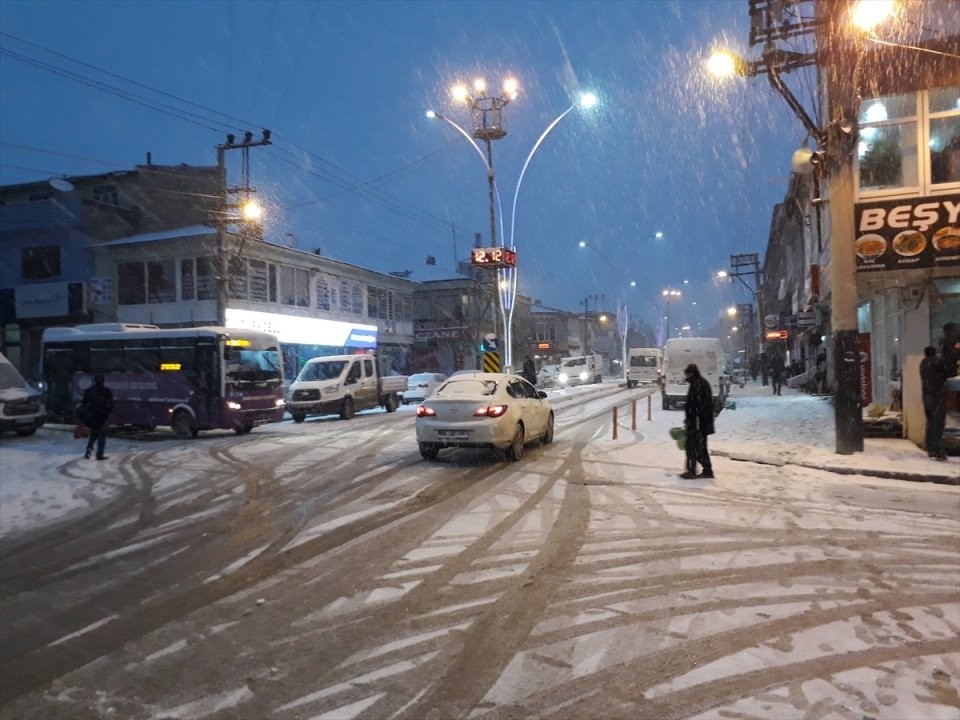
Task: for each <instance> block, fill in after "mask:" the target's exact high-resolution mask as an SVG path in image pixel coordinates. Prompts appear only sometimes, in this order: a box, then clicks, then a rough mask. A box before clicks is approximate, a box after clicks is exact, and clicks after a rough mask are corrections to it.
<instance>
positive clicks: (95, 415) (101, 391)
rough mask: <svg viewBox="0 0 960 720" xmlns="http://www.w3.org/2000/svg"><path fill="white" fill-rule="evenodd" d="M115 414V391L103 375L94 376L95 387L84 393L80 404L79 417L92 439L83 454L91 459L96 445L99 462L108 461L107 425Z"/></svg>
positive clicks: (92, 386)
mask: <svg viewBox="0 0 960 720" xmlns="http://www.w3.org/2000/svg"><path fill="white" fill-rule="evenodd" d="M112 412H113V391H112V390H111V389H110V388H108V387H107V386H106V385H105V384H104V381H103V375H94V377H93V385H91V386H90V387H88V388H87V389H86V390H85V391H84V393H83V400H82V401H81V402H80V409H79V415H80V419H81V420H82V421H83V424H84V425H86V426H87V427H88V428H90V437H89V438H88V440H87V451H86V452H85V453H84V454H83V456H84V457H85V458H87V459H88V460H89V459H90V453H92V452H93V446H94V443H96V446H97V460H106V459H107V458H106V456H104V454H103V451H104V450H105V449H106V445H107V433H106V425H107V420H109V419H110V413H112Z"/></svg>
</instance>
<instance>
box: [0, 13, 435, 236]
mask: <svg viewBox="0 0 960 720" xmlns="http://www.w3.org/2000/svg"><path fill="white" fill-rule="evenodd" d="M318 8H319V3H318V4H317V5H315V7H314V15H313V16H312V17H315V13H316V10H317V9H318ZM0 36H3V37H7V38H10V39H12V40H15V41H17V42H21V43H23V44H25V45H28V46H30V47H33V48H36V49H38V50H41V51H43V52H47V53H50V54H52V55H54V56H56V57H59V58H62V59H64V60H67V61H69V62H73V63H77V64H79V65H81V66H83V67H86V68H90V69H91V70H94V71H96V72H100V73H103V74H105V75H108V76H110V77H113V78H116V79H118V80H120V81H123V82H126V83H130V84H132V85H134V86H136V87H140V88H144V89H146V90H149V91H150V92H154V93H157V94H160V95H162V96H164V97H167V98H170V99H172V100H176V101H177V102H179V103H182V104H185V105H188V106H191V107H195V108H198V109H200V110H202V111H204V112H206V113H211V114H213V115H216V116H219V117H222V118H226V119H227V120H230V121H231V122H236V123H239V124H240V125H241V126H242V125H246V126H250V125H255V124H256V123H251V122H247V121H244V120H242V119H239V118H236V117H234V116H232V115H229V114H227V113H223V112H220V111H218V110H215V109H213V108H209V107H207V106H205V105H201V104H199V103H195V102H192V101H190V100H186V99H185V98H181V97H179V96H177V95H173V94H171V93H168V92H165V91H163V90H160V89H158V88H154V87H152V86H150V85H146V84H144V83H141V82H138V81H136V80H132V79H130V78H128V77H126V76H123V75H121V74H119V73H115V72H112V71H110V70H105V69H103V68H100V67H97V66H95V65H92V64H90V63H87V62H84V61H82V60H78V59H76V58H73V57H70V56H68V55H65V54H63V53H59V52H57V51H54V50H50V49H49V48H46V47H43V46H41V45H38V44H36V43H33V42H30V41H28V40H24V39H23V38H20V37H17V36H15V35H12V34H10V33H7V32H3V31H0ZM0 53H2V54H4V55H7V56H9V57H12V58H14V59H17V60H20V61H21V62H24V63H27V64H30V65H34V66H35V67H38V68H40V69H42V70H45V71H47V72H50V73H53V74H55V75H59V76H61V77H65V78H67V79H70V80H73V81H75V82H78V83H80V84H83V85H87V86H89V87H92V88H94V89H97V90H100V91H101V92H106V93H109V94H113V95H116V96H117V97H120V98H121V99H124V100H127V101H128V102H132V103H135V104H138V105H141V106H143V107H146V108H148V109H152V110H156V111H157V112H162V113H164V114H167V115H170V116H171V117H174V118H177V119H180V120H185V121H187V122H190V123H192V124H195V125H198V126H200V127H203V128H205V129H208V130H211V131H214V132H223V131H224V130H239V129H240V128H239V127H230V126H226V125H222V124H221V127H212V126H210V125H207V124H204V122H210V121H211V119H210V118H208V117H205V116H203V115H200V114H198V113H194V112H190V111H188V110H184V109H182V108H177V107H175V106H173V105H168V104H166V103H161V102H158V101H157V100H154V99H151V98H148V97H145V96H143V95H139V94H136V93H133V92H130V91H129V90H126V89H123V88H120V87H117V86H115V85H110V84H108V83H105V82H101V81H99V80H95V79H93V78H89V77H86V76H83V75H80V74H79V73H76V72H73V71H71V70H67V69H65V68H62V67H57V66H55V65H52V64H50V63H47V62H44V61H42V60H38V59H36V58H32V57H29V56H27V55H23V54H21V53H17V52H15V51H12V50H9V49H7V48H0ZM201 121H204V122H201ZM213 122H219V121H217V120H213ZM274 137H275V138H277V139H281V140H284V141H285V142H287V143H288V144H289V145H290V146H291V147H293V148H295V149H296V150H299V151H300V152H302V153H304V154H306V155H307V156H309V157H311V158H313V159H314V160H316V161H317V162H319V163H321V164H322V165H324V166H327V167H329V168H331V169H332V171H329V170H326V171H319V172H314V171H310V170H307V169H306V168H303V167H302V166H300V165H299V164H298V163H296V162H291V161H289V160H287V162H288V164H290V165H292V166H293V167H296V168H297V169H299V170H300V171H301V172H306V173H307V174H309V175H312V176H314V177H317V178H319V179H321V180H324V181H326V182H330V183H331V184H334V185H335V186H337V187H339V188H340V192H338V193H336V194H335V195H334V196H333V197H337V196H339V195H342V194H345V193H355V194H357V195H359V196H361V197H364V198H366V199H368V200H372V201H373V202H375V203H376V204H378V205H380V206H381V207H384V208H385V209H388V210H391V211H393V212H397V213H399V214H401V215H403V216H404V217H407V218H408V219H412V220H415V221H417V222H420V223H422V224H425V225H428V226H430V227H433V228H435V229H442V230H443V232H446V231H447V230H448V226H449V221H448V220H446V219H443V218H439V217H437V216H435V215H433V214H431V213H429V212H427V211H424V210H420V209H418V208H415V207H414V206H413V205H411V204H409V203H406V202H404V201H402V200H400V199H398V198H395V197H393V196H391V195H390V194H389V193H387V192H386V191H385V190H383V189H382V188H377V187H375V185H374V183H376V182H378V181H379V180H381V179H383V178H385V177H389V176H391V175H394V174H396V173H398V172H400V171H402V170H403V169H406V168H407V167H410V166H411V165H413V164H415V162H414V163H407V164H405V165H403V166H401V167H400V168H396V169H394V170H392V171H388V172H387V173H384V174H382V175H380V176H378V177H376V178H373V179H370V180H364V179H362V178H359V177H357V176H356V175H353V173H350V172H349V171H347V170H346V169H344V168H342V167H340V166H339V165H337V164H336V163H334V162H332V161H330V160H327V159H326V158H324V157H322V156H320V155H317V154H316V153H314V152H312V151H310V150H308V149H306V148H304V147H302V146H300V145H298V144H297V143H295V142H294V141H292V140H291V139H288V138H284V137H282V136H278V135H276V134H275V135H274ZM438 152H440V150H437V151H436V152H434V153H431V154H430V155H427V156H424V157H423V158H421V160H418V161H416V162H420V161H422V159H426V158H427V157H430V156H431V155H433V154H436V153H438ZM291 155H292V154H291Z"/></svg>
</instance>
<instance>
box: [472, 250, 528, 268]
mask: <svg viewBox="0 0 960 720" xmlns="http://www.w3.org/2000/svg"><path fill="white" fill-rule="evenodd" d="M470 262H471V264H473V265H484V266H486V267H493V268H502V267H516V266H517V253H516V251H514V250H511V249H510V248H505V247H493V248H473V249H472V250H471V251H470Z"/></svg>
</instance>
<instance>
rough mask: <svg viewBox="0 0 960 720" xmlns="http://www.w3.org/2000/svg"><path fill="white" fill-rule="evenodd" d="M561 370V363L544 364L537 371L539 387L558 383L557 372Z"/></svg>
mask: <svg viewBox="0 0 960 720" xmlns="http://www.w3.org/2000/svg"><path fill="white" fill-rule="evenodd" d="M559 372H560V366H559V365H544V366H543V367H542V368H540V372H538V373H537V385H538V386H539V387H553V386H554V385H556V384H557V373H559Z"/></svg>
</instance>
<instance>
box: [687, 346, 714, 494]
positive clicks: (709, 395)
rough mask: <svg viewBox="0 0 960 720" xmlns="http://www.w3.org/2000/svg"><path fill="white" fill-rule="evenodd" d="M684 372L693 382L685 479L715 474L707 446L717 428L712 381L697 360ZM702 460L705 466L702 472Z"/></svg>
mask: <svg viewBox="0 0 960 720" xmlns="http://www.w3.org/2000/svg"><path fill="white" fill-rule="evenodd" d="M683 375H684V377H685V378H686V380H687V382H688V383H689V384H690V386H689V387H688V388H687V401H686V402H685V403H684V406H683V412H684V422H683V424H684V429H685V431H686V440H685V441H684V446H683V449H684V451H685V452H686V454H687V469H686V471H685V472H683V473H682V474H681V475H680V477H682V478H683V479H684V480H691V479H693V478H697V477H700V478H712V477H713V464H712V463H711V462H710V453H709V452H708V450H707V435H712V434H713V432H714V426H713V392H712V391H711V390H710V383H709V382H707V380H706V378H704V377H703V375H701V374H700V368H698V367H697V365H696V363H690V364H689V365H687V367H686V368H685V369H684V371H683ZM698 463H699V464H700V466H701V467H702V468H703V472H702V473H701V474H699V475H697V464H698Z"/></svg>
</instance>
